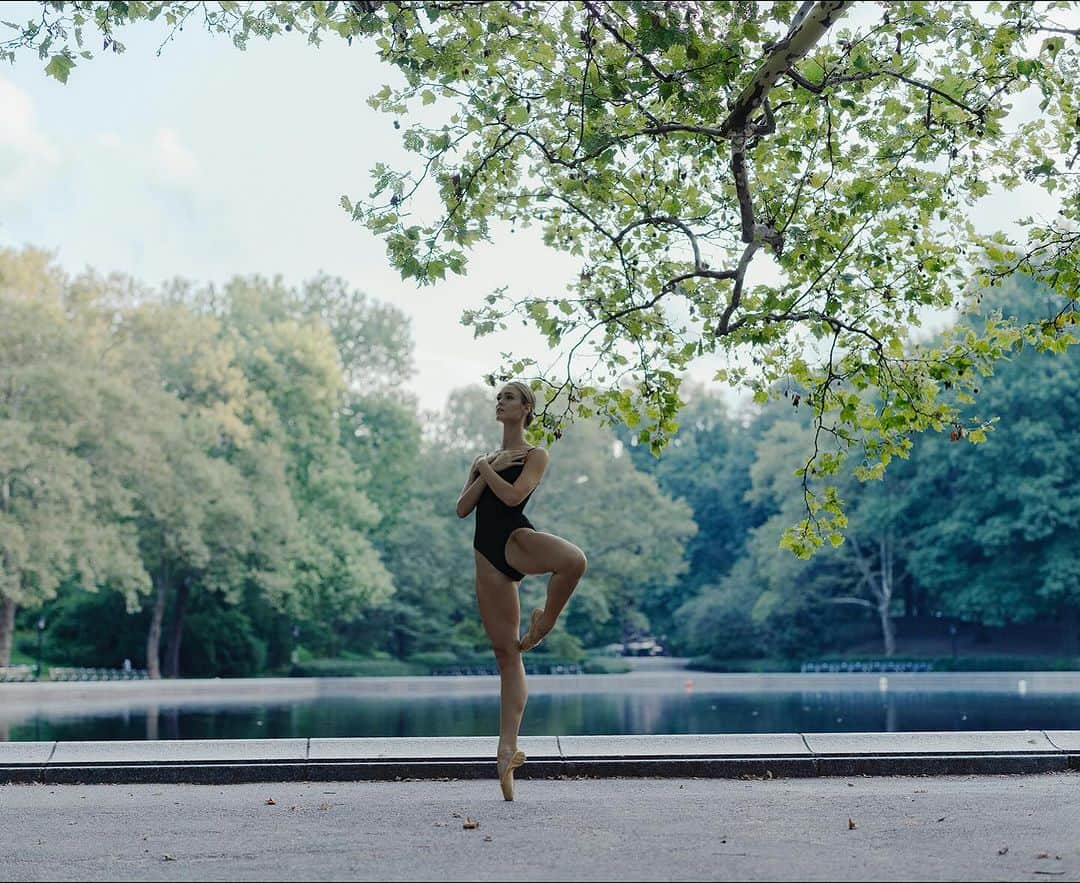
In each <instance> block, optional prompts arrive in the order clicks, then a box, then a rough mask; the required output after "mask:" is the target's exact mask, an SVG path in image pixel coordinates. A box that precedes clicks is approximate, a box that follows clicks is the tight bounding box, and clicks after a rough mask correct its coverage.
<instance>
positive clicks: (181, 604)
mask: <svg viewBox="0 0 1080 883" xmlns="http://www.w3.org/2000/svg"><path fill="white" fill-rule="evenodd" d="M189 597H191V580H190V578H188V577H185V578H184V579H183V580H181V582H180V588H179V589H178V590H177V592H176V603H175V604H174V605H173V618H172V623H171V624H170V625H169V643H168V647H167V649H166V650H165V677H167V678H178V677H180V641H181V640H182V639H183V637H184V614H185V613H186V612H187V602H188V598H189Z"/></svg>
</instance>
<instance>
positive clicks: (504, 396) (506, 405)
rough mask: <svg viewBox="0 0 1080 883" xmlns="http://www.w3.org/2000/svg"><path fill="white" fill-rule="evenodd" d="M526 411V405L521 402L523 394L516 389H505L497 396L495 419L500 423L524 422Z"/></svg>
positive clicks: (510, 387)
mask: <svg viewBox="0 0 1080 883" xmlns="http://www.w3.org/2000/svg"><path fill="white" fill-rule="evenodd" d="M525 410H526V409H525V405H524V403H523V402H522V401H521V393H520V392H519V391H518V390H516V389H514V387H512V386H507V387H504V388H503V389H500V390H499V391H498V392H497V393H496V394H495V419H496V420H498V421H499V422H500V423H518V422H521V421H524V419H525Z"/></svg>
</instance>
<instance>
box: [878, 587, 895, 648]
mask: <svg viewBox="0 0 1080 883" xmlns="http://www.w3.org/2000/svg"><path fill="white" fill-rule="evenodd" d="M878 616H880V617H881V636H882V638H884V640H885V656H886V657H887V658H888V657H892V656H895V655H896V624H895V623H894V622H893V621H892V617H891V616H889V602H888V601H887V600H884V599H882V602H881V603H880V604H878Z"/></svg>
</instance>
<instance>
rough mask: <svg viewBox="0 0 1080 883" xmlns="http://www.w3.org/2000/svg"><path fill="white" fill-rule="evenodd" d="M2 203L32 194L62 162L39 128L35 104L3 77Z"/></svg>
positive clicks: (0, 133)
mask: <svg viewBox="0 0 1080 883" xmlns="http://www.w3.org/2000/svg"><path fill="white" fill-rule="evenodd" d="M0 120H3V125H0V200H10V199H19V198H22V197H24V196H26V195H27V194H29V193H31V192H33V191H34V190H35V189H36V188H37V187H38V186H39V184H40V183H41V182H42V180H43V179H44V178H45V177H46V176H47V175H48V173H49V171H50V170H51V169H53V168H54V167H55V166H56V165H57V164H58V163H59V162H60V159H61V154H60V151H59V150H58V149H57V148H56V147H55V146H54V145H53V144H52V142H51V141H49V139H48V138H47V137H46V136H45V133H44V132H42V131H41V129H39V128H38V125H37V116H36V114H35V112H34V104H33V102H32V101H31V100H30V96H28V95H27V94H26V93H25V92H23V91H22V90H21V89H20V88H19V87H18V86H16V85H15V84H14V83H12V82H11V81H10V80H6V79H4V78H3V77H0Z"/></svg>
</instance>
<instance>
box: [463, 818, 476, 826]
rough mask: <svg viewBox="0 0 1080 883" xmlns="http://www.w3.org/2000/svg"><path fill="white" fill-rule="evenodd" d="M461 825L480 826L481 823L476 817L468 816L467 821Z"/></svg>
mask: <svg viewBox="0 0 1080 883" xmlns="http://www.w3.org/2000/svg"><path fill="white" fill-rule="evenodd" d="M461 827H462V828H479V827H480V823H479V822H478V821H476V819H470V818H466V819H465V823H464V824H463V825H462V826H461Z"/></svg>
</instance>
